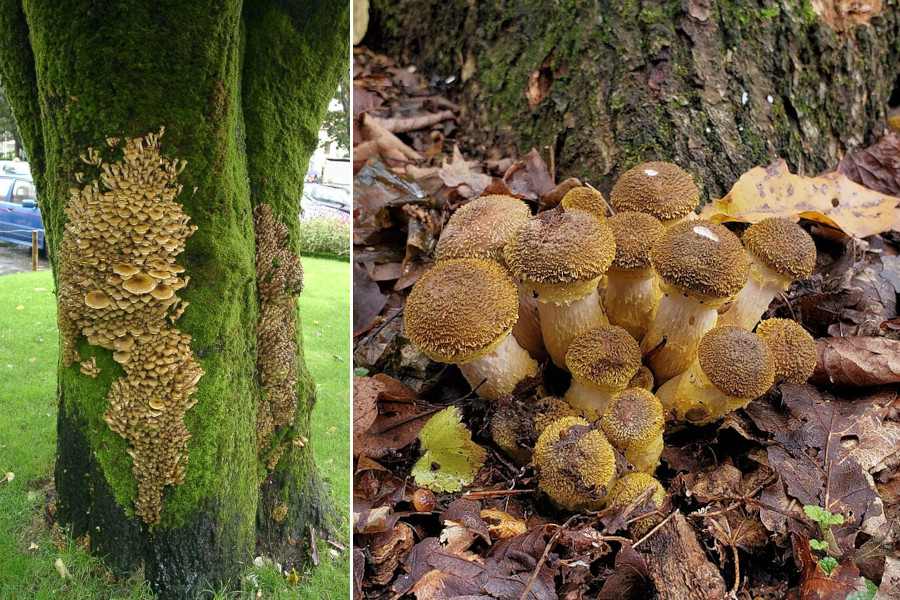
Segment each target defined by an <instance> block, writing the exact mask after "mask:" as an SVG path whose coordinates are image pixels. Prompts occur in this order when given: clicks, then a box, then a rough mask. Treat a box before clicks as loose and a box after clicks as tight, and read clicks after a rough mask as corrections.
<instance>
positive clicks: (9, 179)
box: [0, 172, 45, 250]
mask: <svg viewBox="0 0 900 600" xmlns="http://www.w3.org/2000/svg"><path fill="white" fill-rule="evenodd" d="M32 231H37V232H38V247H39V248H40V249H41V250H44V245H45V240H44V225H43V224H42V223H41V211H40V210H39V209H38V200H37V195H36V194H35V192H34V183H33V182H32V180H31V177H28V176H26V175H18V174H14V173H8V172H0V240H3V241H7V242H12V243H14V244H22V245H25V246H30V245H31V232H32Z"/></svg>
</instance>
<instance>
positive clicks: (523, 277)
mask: <svg viewBox="0 0 900 600" xmlns="http://www.w3.org/2000/svg"><path fill="white" fill-rule="evenodd" d="M615 255H616V243H615V240H614V239H613V235H612V231H611V230H610V228H609V227H607V226H606V225H605V224H603V223H601V222H600V221H599V220H598V219H596V218H594V217H592V216H591V215H589V214H588V213H586V212H584V211H582V210H564V209H562V210H561V209H555V210H548V211H545V212H542V213H540V214H538V215H537V216H535V217H532V218H530V219H528V220H527V221H526V222H525V223H524V224H523V225H522V226H521V227H520V228H519V229H517V230H516V231H515V232H514V233H513V235H512V236H510V239H509V241H508V242H507V244H506V249H505V250H504V256H505V257H506V264H507V266H508V267H509V270H510V272H511V273H512V274H513V275H514V276H515V277H516V278H518V279H519V280H520V281H521V282H522V284H523V286H524V287H525V288H526V289H528V290H529V291H534V292H537V293H538V296H539V297H538V299H540V296H541V295H542V294H547V295H551V296H552V294H553V288H555V287H561V286H567V285H574V284H584V287H585V289H584V290H582V291H584V293H583V294H581V295H580V296H576V297H575V298H573V299H578V298H582V297H584V296H587V295H588V294H589V293H590V291H591V290H592V289H593V288H595V287H596V284H595V283H592V282H594V281H595V280H597V279H599V278H600V277H601V276H602V275H603V274H604V273H605V272H606V270H607V269H608V268H609V265H610V264H612V261H613V258H615Z"/></svg>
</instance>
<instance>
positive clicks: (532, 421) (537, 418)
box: [491, 396, 575, 465]
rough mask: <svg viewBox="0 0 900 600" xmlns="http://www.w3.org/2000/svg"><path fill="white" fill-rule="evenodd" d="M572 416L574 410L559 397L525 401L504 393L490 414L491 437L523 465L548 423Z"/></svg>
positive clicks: (517, 462) (529, 457)
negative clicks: (504, 395)
mask: <svg viewBox="0 0 900 600" xmlns="http://www.w3.org/2000/svg"><path fill="white" fill-rule="evenodd" d="M572 416H575V409H573V408H572V407H571V406H570V405H569V403H568V402H566V401H565V400H563V399H562V398H559V397H558V396H545V397H543V398H540V399H538V400H534V401H525V402H522V401H520V400H518V399H515V398H513V397H512V396H506V397H504V398H501V400H500V401H499V402H498V403H497V407H496V410H495V411H494V414H493V415H492V416H491V437H493V438H494V442H496V443H497V445H498V446H500V448H501V449H502V450H503V451H504V452H505V453H506V454H507V455H508V456H509V457H510V458H512V459H513V460H514V461H515V462H516V464H519V465H524V464H526V463H528V461H529V460H531V453H532V450H531V449H532V448H534V444H535V442H536V441H537V438H538V436H539V435H540V433H541V432H542V431H543V430H544V429H545V428H546V427H547V425H549V424H550V423H552V422H554V421H557V420H558V419H561V418H563V417H572Z"/></svg>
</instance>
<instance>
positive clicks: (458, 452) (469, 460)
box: [412, 406, 487, 492]
mask: <svg viewBox="0 0 900 600" xmlns="http://www.w3.org/2000/svg"><path fill="white" fill-rule="evenodd" d="M461 419H462V415H460V412H459V409H458V408H456V407H455V406H451V407H450V408H446V409H444V410H442V411H441V412H439V413H437V414H436V415H434V416H433V417H431V418H430V419H429V420H428V422H427V423H425V426H424V427H422V431H420V432H419V440H420V441H421V442H422V448H423V449H424V450H425V455H424V456H422V458H420V459H419V461H418V462H417V463H416V465H415V466H414V467H413V470H412V474H413V477H414V478H415V480H416V483H418V484H419V485H422V486H425V487H427V488H429V489H431V490H433V491H436V492H458V491H459V490H461V489H462V488H463V487H464V486H467V485H469V484H471V483H472V482H473V481H474V480H475V474H476V473H478V469H480V468H481V467H482V465H483V464H484V461H485V458H487V453H486V452H485V450H484V448H482V447H481V446H479V445H478V444H476V443H475V442H473V441H472V433H471V432H470V431H469V430H468V429H467V428H466V426H465V425H463V424H462V423H461V422H460V421H461Z"/></svg>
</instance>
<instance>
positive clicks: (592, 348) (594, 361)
mask: <svg viewBox="0 0 900 600" xmlns="http://www.w3.org/2000/svg"><path fill="white" fill-rule="evenodd" d="M566 366H567V367H568V368H569V371H570V372H571V373H572V384H571V385H570V386H569V390H568V391H567V392H566V395H565V399H566V401H567V402H568V403H569V404H571V405H572V406H574V407H575V408H580V409H582V410H584V411H586V413H587V414H588V415H590V416H591V417H601V416H603V414H604V412H606V407H607V406H608V405H609V402H610V400H612V397H613V394H615V393H616V392H618V391H620V390H624V389H625V388H626V387H628V384H629V383H630V382H631V379H632V378H633V377H634V376H635V375H636V374H637V372H638V370H640V368H641V349H640V348H639V347H638V345H637V342H636V341H634V338H633V337H631V335H629V333H628V332H627V331H625V330H624V329H622V328H621V327H616V326H615V325H603V326H601V327H595V328H594V329H590V330H588V331H585V332H584V333H582V334H581V335H579V336H578V337H577V338H575V339H574V340H572V343H571V344H570V345H569V350H568V352H566Z"/></svg>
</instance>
